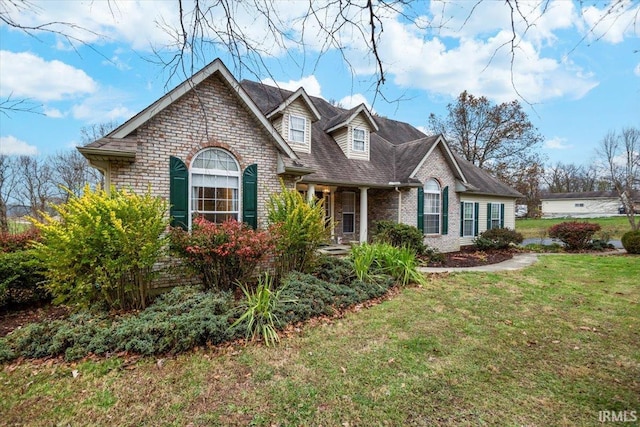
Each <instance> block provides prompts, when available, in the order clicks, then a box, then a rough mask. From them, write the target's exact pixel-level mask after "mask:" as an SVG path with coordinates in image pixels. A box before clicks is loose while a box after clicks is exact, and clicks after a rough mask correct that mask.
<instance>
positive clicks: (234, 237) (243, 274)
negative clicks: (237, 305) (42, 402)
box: [171, 217, 273, 290]
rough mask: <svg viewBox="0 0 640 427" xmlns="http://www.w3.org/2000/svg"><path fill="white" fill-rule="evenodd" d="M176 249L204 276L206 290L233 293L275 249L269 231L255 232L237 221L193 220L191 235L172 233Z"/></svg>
mask: <svg viewBox="0 0 640 427" xmlns="http://www.w3.org/2000/svg"><path fill="white" fill-rule="evenodd" d="M171 245H172V249H173V250H174V251H175V252H176V253H177V254H178V255H179V256H181V257H182V258H183V259H184V260H185V262H186V263H187V265H189V266H190V267H192V268H193V269H194V270H195V271H196V272H198V273H201V274H202V280H203V284H204V286H205V288H206V289H218V290H231V289H232V285H233V284H234V283H235V282H243V281H245V280H247V279H249V278H250V277H251V275H252V274H253V272H254V270H255V268H256V266H257V265H258V264H259V263H260V262H261V261H262V260H263V259H265V258H266V257H267V256H268V255H269V254H270V253H272V250H273V239H272V238H271V235H270V234H269V233H268V232H266V231H255V230H253V229H252V228H251V227H249V226H248V225H246V224H243V223H241V222H238V221H236V220H228V221H225V222H223V223H221V224H216V223H213V222H210V221H207V220H206V219H204V218H201V217H200V218H196V219H194V220H193V226H192V230H191V232H187V231H184V230H182V229H181V228H174V229H172V230H171Z"/></svg>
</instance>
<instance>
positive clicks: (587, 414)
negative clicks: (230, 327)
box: [0, 255, 640, 426]
mask: <svg viewBox="0 0 640 427" xmlns="http://www.w3.org/2000/svg"><path fill="white" fill-rule="evenodd" d="M638 277H640V258H638V257H637V256H636V257H633V256H593V255H545V256H542V257H541V258H540V261H539V262H538V263H537V264H535V265H534V266H532V267H530V268H528V269H526V270H523V271H519V272H505V273H499V274H496V273H491V274H489V273H464V274H452V275H446V276H435V277H431V278H430V279H429V282H428V284H427V285H425V286H423V287H421V288H408V289H403V290H402V291H401V292H400V293H399V294H397V295H395V296H394V297H393V298H392V299H390V300H388V301H385V302H383V303H381V304H379V305H376V306H373V307H370V308H367V309H362V310H357V311H355V312H353V313H350V314H348V315H346V316H344V317H342V318H336V319H333V320H332V321H330V322H329V321H326V320H317V321H314V322H312V323H311V324H308V325H305V326H304V327H302V329H301V330H300V331H295V330H293V329H292V330H290V331H288V332H285V333H283V336H282V340H281V342H280V344H279V346H277V347H275V348H274V347H270V348H267V347H265V346H257V345H250V346H247V347H242V346H239V345H229V346H226V347H223V348H218V349H199V350H196V351H194V352H192V353H189V354H183V355H180V356H177V357H172V358H167V359H166V360H162V361H161V362H160V363H159V362H158V360H157V359H156V358H142V359H139V360H138V361H136V362H134V363H132V362H131V361H130V360H128V359H127V358H126V357H125V356H122V355H121V356H120V357H114V358H112V359H107V360H102V361H86V362H82V363H78V364H63V363H59V362H55V363H47V362H42V361H38V362H22V363H20V364H18V365H10V366H4V369H3V371H2V372H1V373H0V419H2V420H3V423H5V424H8V425H12V424H22V425H35V426H38V425H57V424H61V425H67V424H70V425H187V424H190V425H194V426H205V425H206V426H208V425H243V426H244V425H258V426H263V425H264V426H270V425H282V426H289V425H291V426H297V425H309V426H317V425H324V426H340V425H350V426H355V425H366V426H368V425H391V426H401V425H414V426H438V425H500V426H502V425H505V426H510V425H513V426H515V425H538V426H543V425H560V426H561V425H567V426H569V425H598V411H600V410H612V411H624V410H627V411H633V410H635V411H639V410H640V380H639V379H640V334H639V333H638V331H640V286H638ZM73 370H77V371H78V373H79V375H78V376H77V377H76V378H74V377H73V375H72V372H73Z"/></svg>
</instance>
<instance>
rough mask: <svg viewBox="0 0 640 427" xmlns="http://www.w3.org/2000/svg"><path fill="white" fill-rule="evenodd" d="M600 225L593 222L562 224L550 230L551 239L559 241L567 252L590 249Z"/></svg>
mask: <svg viewBox="0 0 640 427" xmlns="http://www.w3.org/2000/svg"><path fill="white" fill-rule="evenodd" d="M598 231H600V225H599V224H594V223H591V222H578V221H568V222H561V223H560V224H556V225H554V226H552V227H550V228H549V237H551V238H554V239H559V240H560V241H561V242H562V243H564V244H565V247H566V249H567V250H570V251H579V250H583V249H586V248H588V247H589V244H590V242H591V239H592V238H593V235H594V234H596V232H598Z"/></svg>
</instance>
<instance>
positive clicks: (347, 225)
mask: <svg viewBox="0 0 640 427" xmlns="http://www.w3.org/2000/svg"><path fill="white" fill-rule="evenodd" d="M354 229H355V215H354V214H352V213H343V214H342V232H343V233H353V231H354Z"/></svg>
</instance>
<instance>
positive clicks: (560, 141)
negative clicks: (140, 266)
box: [544, 136, 573, 150]
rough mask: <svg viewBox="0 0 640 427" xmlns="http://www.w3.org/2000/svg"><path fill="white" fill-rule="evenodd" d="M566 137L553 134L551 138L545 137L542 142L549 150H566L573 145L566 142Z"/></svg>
mask: <svg viewBox="0 0 640 427" xmlns="http://www.w3.org/2000/svg"><path fill="white" fill-rule="evenodd" d="M566 142H567V138H562V137H559V136H555V137H553V138H551V139H547V140H546V141H545V142H544V147H545V148H548V149H550V150H568V149H570V148H573V145H570V144H566Z"/></svg>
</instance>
